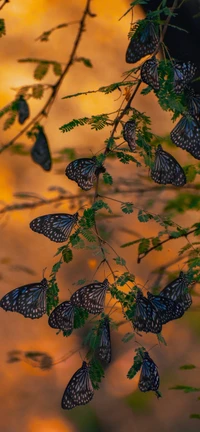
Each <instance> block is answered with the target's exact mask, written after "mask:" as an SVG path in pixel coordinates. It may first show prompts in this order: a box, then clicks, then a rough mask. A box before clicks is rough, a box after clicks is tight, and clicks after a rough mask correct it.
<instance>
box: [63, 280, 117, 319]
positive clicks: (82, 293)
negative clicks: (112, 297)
mask: <svg viewBox="0 0 200 432" xmlns="http://www.w3.org/2000/svg"><path fill="white" fill-rule="evenodd" d="M108 286H109V285H108V279H105V280H104V281H103V282H94V283H92V284H89V285H85V286H84V287H82V288H79V289H78V290H77V291H75V293H74V294H72V296H71V298H70V301H71V303H72V304H73V305H75V306H78V307H82V308H83V309H85V310H87V311H88V312H89V313H91V314H99V313H100V312H102V311H103V309H104V301H105V296H106V291H107V289H108Z"/></svg>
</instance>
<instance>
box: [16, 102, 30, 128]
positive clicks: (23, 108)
mask: <svg viewBox="0 0 200 432" xmlns="http://www.w3.org/2000/svg"><path fill="white" fill-rule="evenodd" d="M29 115H30V113H29V106H28V104H27V102H26V100H25V99H24V98H23V96H20V98H19V100H18V121H19V123H20V124H23V123H24V122H25V120H26V119H27V118H28V117H29Z"/></svg>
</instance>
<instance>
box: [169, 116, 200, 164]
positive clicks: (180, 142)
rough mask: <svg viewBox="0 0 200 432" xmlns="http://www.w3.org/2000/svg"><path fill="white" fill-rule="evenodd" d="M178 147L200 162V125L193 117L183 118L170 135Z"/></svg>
mask: <svg viewBox="0 0 200 432" xmlns="http://www.w3.org/2000/svg"><path fill="white" fill-rule="evenodd" d="M170 137H171V140H172V141H173V143H174V144H175V145H176V146H177V147H181V148H182V149H183V150H186V151H188V152H189V153H190V154H191V155H192V156H194V158H195V159H198V160H200V123H199V122H198V120H197V119H195V118H194V117H192V116H183V117H182V118H181V119H180V120H179V122H178V123H177V125H176V126H175V127H174V129H173V130H172V131H171V133H170Z"/></svg>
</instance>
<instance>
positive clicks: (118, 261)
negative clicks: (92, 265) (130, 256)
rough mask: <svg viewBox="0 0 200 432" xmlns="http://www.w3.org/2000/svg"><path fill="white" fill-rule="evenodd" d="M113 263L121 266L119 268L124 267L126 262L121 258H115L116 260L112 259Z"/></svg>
mask: <svg viewBox="0 0 200 432" xmlns="http://www.w3.org/2000/svg"><path fill="white" fill-rule="evenodd" d="M113 259H114V261H115V262H116V264H118V265H121V266H125V265H126V261H125V259H124V258H121V257H117V258H113Z"/></svg>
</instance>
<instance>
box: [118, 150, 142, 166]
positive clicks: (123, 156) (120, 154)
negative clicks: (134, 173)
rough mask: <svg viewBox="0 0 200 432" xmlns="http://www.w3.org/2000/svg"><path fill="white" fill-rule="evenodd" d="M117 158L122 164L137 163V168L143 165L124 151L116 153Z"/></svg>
mask: <svg viewBox="0 0 200 432" xmlns="http://www.w3.org/2000/svg"><path fill="white" fill-rule="evenodd" d="M115 154H116V156H117V158H118V159H119V160H120V162H122V163H123V164H128V163H129V162H135V163H136V165H137V166H141V163H140V162H138V161H137V159H135V158H134V157H133V156H131V155H129V154H125V153H124V152H122V151H117V152H115Z"/></svg>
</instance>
